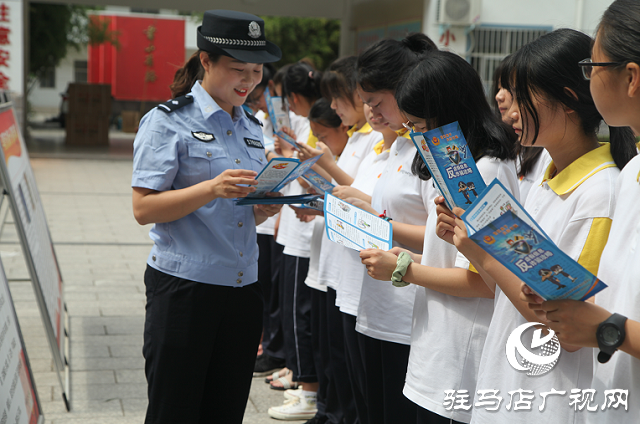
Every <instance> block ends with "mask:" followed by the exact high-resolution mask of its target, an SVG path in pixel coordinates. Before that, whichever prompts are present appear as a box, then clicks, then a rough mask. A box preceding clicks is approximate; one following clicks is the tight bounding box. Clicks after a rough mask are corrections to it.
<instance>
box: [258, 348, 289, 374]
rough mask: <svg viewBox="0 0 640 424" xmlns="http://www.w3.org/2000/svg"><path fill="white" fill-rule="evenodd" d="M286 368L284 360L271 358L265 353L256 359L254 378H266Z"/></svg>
mask: <svg viewBox="0 0 640 424" xmlns="http://www.w3.org/2000/svg"><path fill="white" fill-rule="evenodd" d="M284 366H285V362H284V359H278V358H274V357H273V356H269V355H267V354H266V353H263V354H262V355H260V356H258V357H257V358H256V365H255V367H254V368H253V376H254V377H265V376H267V375H271V374H273V373H274V372H276V371H278V370H280V369H282V368H284Z"/></svg>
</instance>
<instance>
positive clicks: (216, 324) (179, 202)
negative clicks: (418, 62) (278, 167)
mask: <svg viewBox="0 0 640 424" xmlns="http://www.w3.org/2000/svg"><path fill="white" fill-rule="evenodd" d="M197 31H198V33H197V42H198V48H199V51H198V52H196V53H195V54H194V55H193V56H192V57H191V58H190V59H189V60H188V61H187V63H186V64H185V65H184V66H183V68H181V69H179V70H178V71H177V72H176V76H175V79H174V83H173V84H172V86H171V90H172V95H173V100H170V101H168V102H166V103H164V104H161V105H159V106H158V107H156V108H155V109H153V110H152V111H150V112H149V113H148V114H147V115H145V116H144V118H143V119H142V121H141V122H140V129H139V132H138V134H137V136H136V139H135V142H134V162H133V177H132V184H131V185H132V187H133V211H134V215H135V218H136V220H137V221H138V222H139V223H140V224H149V223H153V224H154V226H153V228H152V229H151V232H150V236H151V238H152V240H153V241H154V246H153V248H152V249H151V253H150V254H149V258H148V260H147V270H146V273H145V277H144V280H145V285H146V296H147V304H146V320H145V329H144V347H143V354H144V358H145V373H146V377H147V382H148V396H149V406H148V409H147V416H146V421H145V423H147V424H151V423H171V424H177V423H207V424H209V423H214V422H216V423H225V424H227V423H238V424H240V423H241V422H242V417H243V414H244V410H245V406H246V402H247V399H248V396H249V388H250V386H251V378H252V373H253V367H254V363H255V358H256V351H257V349H258V343H259V340H260V334H261V331H262V309H263V299H262V292H261V289H260V285H259V284H255V283H256V281H257V279H258V266H257V260H258V245H257V243H256V224H260V223H261V222H263V221H264V220H266V219H267V217H269V216H272V215H274V214H275V213H277V212H278V211H279V209H280V208H279V207H278V206H274V205H263V206H236V205H235V202H236V200H235V199H236V198H238V197H244V196H246V195H247V194H249V193H251V192H253V191H255V187H254V186H255V184H257V182H256V181H255V177H256V176H257V173H258V172H259V171H260V170H261V169H262V168H263V167H264V165H265V164H266V163H267V160H266V158H265V155H264V147H263V144H262V131H261V128H260V123H259V121H257V120H256V119H255V118H253V117H252V116H251V115H249V114H246V113H245V112H244V110H243V109H242V104H243V103H244V102H245V100H246V98H247V96H248V95H249V94H250V93H251V91H252V90H253V89H254V87H255V86H256V85H257V84H258V83H259V82H260V80H261V78H262V64H263V63H268V62H275V61H277V60H279V59H280V57H281V52H280V49H279V48H278V47H277V46H276V45H275V44H273V43H270V42H269V41H266V39H265V35H264V21H263V20H262V19H260V18H258V17H257V16H254V15H250V14H247V13H240V12H233V11H226V10H212V11H207V12H205V14H204V18H203V22H202V26H200V27H198V30H197Z"/></svg>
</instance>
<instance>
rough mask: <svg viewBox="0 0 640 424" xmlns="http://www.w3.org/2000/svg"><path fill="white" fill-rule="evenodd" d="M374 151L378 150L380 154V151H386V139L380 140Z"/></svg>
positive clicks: (377, 152) (377, 153)
mask: <svg viewBox="0 0 640 424" xmlns="http://www.w3.org/2000/svg"><path fill="white" fill-rule="evenodd" d="M373 151H374V152H376V155H379V154H380V153H382V152H384V140H380V142H379V143H378V144H376V145H375V146H373Z"/></svg>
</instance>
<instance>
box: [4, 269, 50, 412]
mask: <svg viewBox="0 0 640 424" xmlns="http://www.w3.org/2000/svg"><path fill="white" fill-rule="evenodd" d="M41 421H44V418H43V417H42V412H41V408H40V402H39V401H38V397H37V394H36V387H35V384H34V382H33V376H32V374H31V368H30V366H29V360H28V357H27V353H26V349H25V347H24V343H23V341H22V334H21V332H20V326H19V325H18V320H17V318H16V312H15V309H14V307H13V301H12V300H11V293H10V292H9V285H8V284H7V278H6V276H5V273H4V269H3V268H2V265H1V264H0V423H12V424H13V423H15V424H37V423H39V422H41Z"/></svg>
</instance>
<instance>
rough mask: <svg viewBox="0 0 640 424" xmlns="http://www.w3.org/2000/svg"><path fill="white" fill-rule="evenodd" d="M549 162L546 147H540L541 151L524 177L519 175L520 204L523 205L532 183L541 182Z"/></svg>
mask: <svg viewBox="0 0 640 424" xmlns="http://www.w3.org/2000/svg"><path fill="white" fill-rule="evenodd" d="M550 163H551V156H550V155H549V152H547V149H542V153H540V156H538V159H537V160H536V163H535V164H534V165H533V167H532V168H531V171H529V173H528V174H527V175H525V176H524V177H520V180H519V186H520V204H522V205H524V204H525V202H526V200H527V196H528V195H529V191H530V190H531V187H533V186H534V185H538V184H540V183H541V182H542V179H543V178H544V173H545V172H546V171H547V168H548V167H549V164H550ZM519 165H520V164H519V163H518V165H517V170H518V172H520V167H519Z"/></svg>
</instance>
